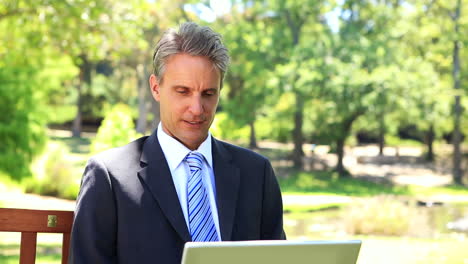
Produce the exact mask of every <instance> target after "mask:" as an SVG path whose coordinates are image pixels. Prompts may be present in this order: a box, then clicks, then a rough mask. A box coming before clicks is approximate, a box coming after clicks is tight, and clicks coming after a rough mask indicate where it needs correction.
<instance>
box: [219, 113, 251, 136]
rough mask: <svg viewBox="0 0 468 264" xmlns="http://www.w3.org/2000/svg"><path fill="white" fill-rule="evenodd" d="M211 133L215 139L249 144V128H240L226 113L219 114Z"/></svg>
mask: <svg viewBox="0 0 468 264" xmlns="http://www.w3.org/2000/svg"><path fill="white" fill-rule="evenodd" d="M210 132H211V133H212V134H213V136H215V137H219V138H221V139H224V140H235V141H242V142H248V140H249V128H248V127H247V126H244V127H239V126H238V124H237V123H236V122H235V121H234V120H232V119H231V118H230V117H229V115H228V114H227V113H226V112H219V113H217V114H216V118H215V120H214V121H213V124H212V125H211V129H210Z"/></svg>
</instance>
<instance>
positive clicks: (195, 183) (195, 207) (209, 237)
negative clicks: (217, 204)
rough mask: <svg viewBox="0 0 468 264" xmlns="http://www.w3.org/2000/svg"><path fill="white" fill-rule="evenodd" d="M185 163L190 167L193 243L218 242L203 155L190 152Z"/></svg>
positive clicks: (188, 189) (190, 222) (190, 225)
mask: <svg viewBox="0 0 468 264" xmlns="http://www.w3.org/2000/svg"><path fill="white" fill-rule="evenodd" d="M185 161H186V162H187V163H188V165H189V167H190V176H189V179H188V184H187V191H188V197H187V198H188V202H187V203H188V218H189V229H190V235H191V236H192V241H218V240H219V239H218V234H217V232H216V227H215V225H214V222H213V216H212V215H211V208H210V200H209V198H208V194H207V192H206V190H205V186H204V185H203V181H202V164H203V155H202V154H201V153H199V152H190V153H189V154H188V155H187V157H186V158H185Z"/></svg>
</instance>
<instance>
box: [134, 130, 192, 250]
mask: <svg viewBox="0 0 468 264" xmlns="http://www.w3.org/2000/svg"><path fill="white" fill-rule="evenodd" d="M156 134H157V133H156V131H155V132H154V133H153V134H152V135H151V136H150V137H149V138H148V139H147V141H146V142H145V145H144V146H143V153H142V155H141V159H140V161H141V162H142V163H144V164H147V166H146V167H144V168H143V169H141V170H140V171H139V172H138V175H139V177H140V178H141V180H142V181H144V182H145V183H146V185H147V186H148V189H149V190H150V192H151V194H152V195H153V197H154V199H155V200H156V201H157V202H158V204H159V206H160V207H161V210H162V211H163V213H164V214H165V216H166V217H167V219H168V220H169V222H170V223H171V225H172V226H173V227H174V229H175V230H176V232H177V233H178V234H179V236H180V237H181V238H182V239H183V240H185V241H190V240H191V238H190V234H189V232H188V228H187V225H186V222H185V218H184V215H183V213H182V209H181V208H180V202H179V198H178V196H177V192H176V189H175V186H174V181H173V180H172V176H171V172H170V170H169V167H168V165H167V161H166V158H165V157H164V153H163V152H162V149H161V146H160V145H159V141H158V137H157V135H156Z"/></svg>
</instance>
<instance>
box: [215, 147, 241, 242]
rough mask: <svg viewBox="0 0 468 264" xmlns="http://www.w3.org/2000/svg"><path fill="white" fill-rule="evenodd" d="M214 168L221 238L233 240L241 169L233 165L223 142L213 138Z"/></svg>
mask: <svg viewBox="0 0 468 264" xmlns="http://www.w3.org/2000/svg"><path fill="white" fill-rule="evenodd" d="M212 151H213V167H214V175H215V181H216V203H217V206H218V217H219V226H220V230H221V238H222V239H223V240H224V241H227V240H231V235H232V227H233V224H234V216H235V212H236V206H237V198H238V194H239V181H240V173H239V168H238V167H236V166H234V165H233V164H232V163H231V159H232V157H231V154H230V153H229V152H228V151H227V150H226V149H225V148H224V146H223V145H222V143H221V142H219V141H217V140H216V139H214V138H213V140H212Z"/></svg>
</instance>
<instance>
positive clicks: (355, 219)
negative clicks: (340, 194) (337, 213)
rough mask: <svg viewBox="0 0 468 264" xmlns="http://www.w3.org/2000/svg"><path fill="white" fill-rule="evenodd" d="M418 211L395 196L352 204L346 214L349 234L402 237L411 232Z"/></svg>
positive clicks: (345, 219) (345, 218)
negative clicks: (412, 221) (412, 222)
mask: <svg viewBox="0 0 468 264" xmlns="http://www.w3.org/2000/svg"><path fill="white" fill-rule="evenodd" d="M417 217H418V216H417V213H416V210H414V209H413V208H411V207H410V206H408V205H406V204H404V203H403V202H401V201H398V200H397V199H396V198H395V196H378V197H376V198H374V199H370V200H369V199H366V200H365V201H358V202H355V203H353V204H350V205H349V206H348V207H347V208H346V210H345V212H344V216H343V218H344V221H345V226H346V230H347V232H349V233H351V234H355V235H389V236H401V235H405V234H408V232H409V231H410V226H411V220H414V219H416V218H417Z"/></svg>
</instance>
